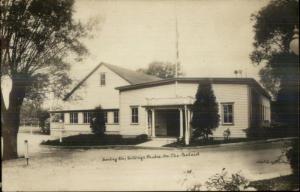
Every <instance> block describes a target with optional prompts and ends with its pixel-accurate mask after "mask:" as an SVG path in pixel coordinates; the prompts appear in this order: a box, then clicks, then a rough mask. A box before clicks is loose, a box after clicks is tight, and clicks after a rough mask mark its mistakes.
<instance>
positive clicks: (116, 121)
mask: <svg viewBox="0 0 300 192" xmlns="http://www.w3.org/2000/svg"><path fill="white" fill-rule="evenodd" d="M116 114H117V115H116ZM113 115H114V124H119V111H114V112H113ZM116 117H117V118H116Z"/></svg>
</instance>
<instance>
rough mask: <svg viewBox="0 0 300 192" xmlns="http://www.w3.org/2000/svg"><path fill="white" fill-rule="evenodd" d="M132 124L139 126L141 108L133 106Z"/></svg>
mask: <svg viewBox="0 0 300 192" xmlns="http://www.w3.org/2000/svg"><path fill="white" fill-rule="evenodd" d="M130 109H131V124H135V125H136V124H139V106H131V107H130Z"/></svg>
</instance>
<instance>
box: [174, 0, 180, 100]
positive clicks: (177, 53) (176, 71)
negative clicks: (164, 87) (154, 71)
mask: <svg viewBox="0 0 300 192" xmlns="http://www.w3.org/2000/svg"><path fill="white" fill-rule="evenodd" d="M174 12H175V32H176V34H175V38H176V39H175V49H176V61H175V96H176V97H177V96H178V95H177V87H178V82H177V78H178V67H179V45H178V38H179V33H178V23H177V11H176V1H174Z"/></svg>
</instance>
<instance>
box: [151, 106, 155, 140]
mask: <svg viewBox="0 0 300 192" xmlns="http://www.w3.org/2000/svg"><path fill="white" fill-rule="evenodd" d="M151 112H152V125H151V128H152V135H151V136H152V137H155V110H154V109H151Z"/></svg>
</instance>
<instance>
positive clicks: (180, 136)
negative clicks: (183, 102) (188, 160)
mask: <svg viewBox="0 0 300 192" xmlns="http://www.w3.org/2000/svg"><path fill="white" fill-rule="evenodd" d="M182 110H183V109H180V108H179V116H180V119H179V125H180V134H179V138H180V139H182V138H183V111H182Z"/></svg>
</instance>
